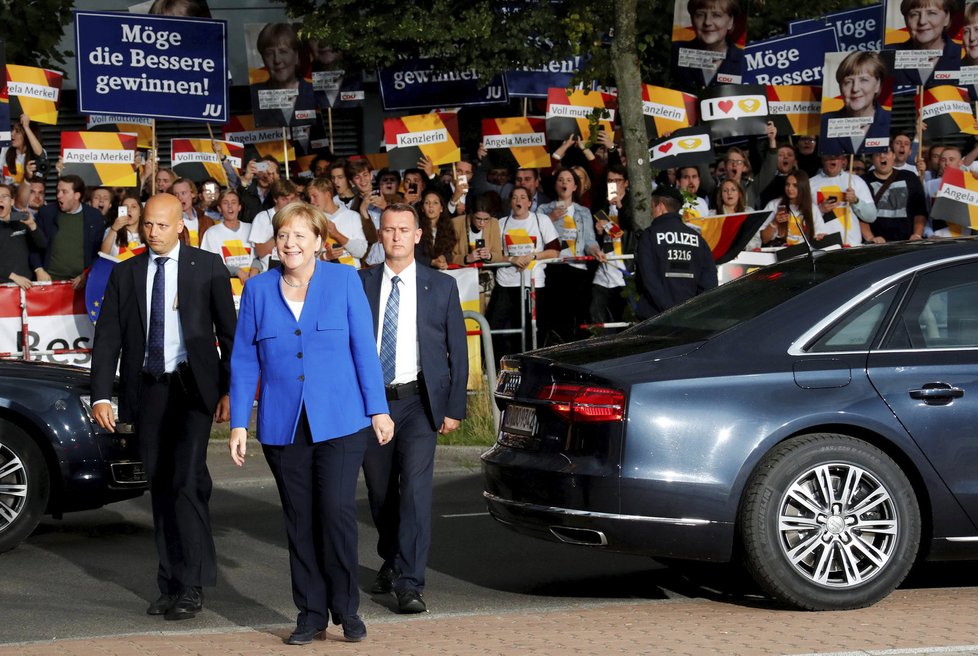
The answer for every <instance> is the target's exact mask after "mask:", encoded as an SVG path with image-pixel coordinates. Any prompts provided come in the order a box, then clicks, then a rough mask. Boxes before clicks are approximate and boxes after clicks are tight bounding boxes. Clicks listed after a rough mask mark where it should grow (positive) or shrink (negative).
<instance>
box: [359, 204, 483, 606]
mask: <svg viewBox="0 0 978 656" xmlns="http://www.w3.org/2000/svg"><path fill="white" fill-rule="evenodd" d="M420 239H421V228H420V225H419V223H418V214H417V212H416V211H415V209H414V208H413V207H412V206H410V205H407V204H394V205H391V206H389V207H388V208H387V209H386V210H384V213H383V215H382V216H381V224H380V240H381V243H382V244H383V246H384V254H385V256H386V259H385V262H384V265H383V266H378V267H373V268H371V269H367V270H363V271H360V276H361V277H362V279H363V287H364V291H366V293H367V300H368V301H369V302H370V309H371V310H372V312H373V316H374V327H375V329H376V331H377V346H378V351H379V353H380V361H381V365H382V368H383V369H384V384H385V386H386V389H387V401H388V403H389V404H390V410H391V417H392V418H393V419H394V439H393V440H392V441H391V442H390V443H389V444H386V445H379V444H371V445H369V446H368V448H367V455H366V457H365V458H364V463H363V471H364V477H365V479H366V482H367V492H368V496H369V502H370V511H371V514H372V515H373V520H374V524H375V525H376V526H377V530H378V532H379V533H380V538H379V541H378V545H377V552H378V554H380V556H381V558H383V559H384V565H383V567H382V568H381V570H380V572H379V573H378V575H377V580H376V581H375V583H374V587H373V588H372V590H371V592H374V593H384V592H390V591H391V590H393V591H394V592H395V593H396V594H397V602H398V609H399V610H400V612H402V613H420V612H424V611H425V610H427V606H426V605H425V602H424V600H423V599H422V596H421V595H422V593H423V592H424V585H425V567H426V566H427V563H428V550H429V548H430V546H431V489H432V476H433V473H434V459H435V441H436V431H437V432H438V433H442V434H446V433H449V432H451V431H453V430H455V429H456V428H458V425H459V423H460V420H461V419H463V418H464V417H465V401H466V399H465V385H466V380H467V378H468V352H467V350H466V339H465V322H464V320H463V319H462V308H461V305H460V304H459V296H458V287H457V285H456V283H455V281H454V280H453V279H452V278H451V276H448V275H446V274H444V273H441V272H439V271H435V270H434V269H431V268H428V267H426V266H420V265H418V264H417V263H416V262H415V260H414V246H415V244H417V243H418V241H419V240H420Z"/></svg>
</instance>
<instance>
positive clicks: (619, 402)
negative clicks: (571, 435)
mask: <svg viewBox="0 0 978 656" xmlns="http://www.w3.org/2000/svg"><path fill="white" fill-rule="evenodd" d="M537 398H538V399H540V400H542V401H547V402H548V403H549V404H550V405H549V407H550V409H551V410H553V411H554V412H556V413H557V414H558V415H560V416H561V417H563V418H564V419H566V420H567V421H570V422H581V423H594V422H602V421H621V420H622V418H623V417H624V415H625V393H624V392H622V391H621V390H616V389H612V388H610V387H592V386H590V385H577V384H574V383H554V384H552V385H547V386H546V387H544V388H543V389H541V390H540V391H539V392H538V393H537Z"/></svg>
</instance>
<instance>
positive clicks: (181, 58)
mask: <svg viewBox="0 0 978 656" xmlns="http://www.w3.org/2000/svg"><path fill="white" fill-rule="evenodd" d="M74 14H75V61H77V62H78V111H79V113H82V114H131V115H135V116H148V117H151V118H164V119H181V120H186V121H205V122H207V123H226V122H227V120H228V88H227V79H228V74H227V69H228V65H227V23H226V22H225V21H216V20H204V19H199V18H172V17H169V16H148V15H142V14H139V15H137V14H129V13H114V12H91V11H76V12H74Z"/></svg>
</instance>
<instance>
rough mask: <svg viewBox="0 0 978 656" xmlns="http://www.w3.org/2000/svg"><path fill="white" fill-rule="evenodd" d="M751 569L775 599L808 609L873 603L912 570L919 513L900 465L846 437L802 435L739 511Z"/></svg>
mask: <svg viewBox="0 0 978 656" xmlns="http://www.w3.org/2000/svg"><path fill="white" fill-rule="evenodd" d="M740 531H741V538H742V542H743V548H744V558H745V561H746V564H747V567H748V569H749V571H750V572H751V574H752V575H753V577H754V578H755V580H756V581H757V583H758V585H760V586H761V588H762V589H763V590H764V591H765V592H767V593H768V594H769V595H771V596H772V597H774V598H775V599H777V600H779V601H781V602H783V603H785V604H787V605H788V606H791V607H793V608H798V609H802V610H845V609H850V608H862V607H864V606H870V605H872V604H874V603H876V602H877V601H879V600H880V599H882V598H883V597H885V596H886V595H888V594H889V593H890V592H892V591H893V589H894V588H896V587H897V586H898V585H899V584H900V582H901V581H903V579H904V577H906V575H907V573H908V572H909V571H910V568H911V566H912V565H913V563H914V559H915V558H916V555H917V549H918V547H919V544H920V532H921V521H920V509H919V506H918V503H917V499H916V496H915V494H914V490H913V486H912V485H911V484H910V481H909V480H908V479H907V476H906V475H905V474H904V473H903V471H902V470H901V469H900V467H899V466H898V465H897V464H896V463H895V462H894V461H893V459H892V458H890V457H889V456H887V455H886V454H885V453H884V452H883V451H881V450H880V449H878V448H876V447H875V446H873V445H871V444H869V443H867V442H864V441H861V440H857V439H855V438H852V437H848V436H845V435H835V434H814V435H805V436H801V437H797V438H793V439H791V440H788V441H786V442H783V443H782V444H780V445H778V446H777V447H776V448H775V449H774V450H773V451H772V452H771V453H770V454H768V455H767V456H766V457H765V458H764V460H763V461H762V462H761V464H760V465H759V466H758V468H757V470H756V471H755V472H754V473H753V475H752V476H751V479H750V481H749V482H748V484H747V488H746V491H745V494H744V500H743V503H742V504H741V511H740Z"/></svg>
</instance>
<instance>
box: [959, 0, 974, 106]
mask: <svg viewBox="0 0 978 656" xmlns="http://www.w3.org/2000/svg"><path fill="white" fill-rule="evenodd" d="M961 50H962V52H961V72H960V74H959V76H958V85H959V86H962V87H964V88H965V89H967V90H968V94H969V95H970V97H971V100H972V102H974V101H976V100H978V0H968V1H967V2H966V3H965V5H964V25H963V27H962V28H961Z"/></svg>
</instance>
